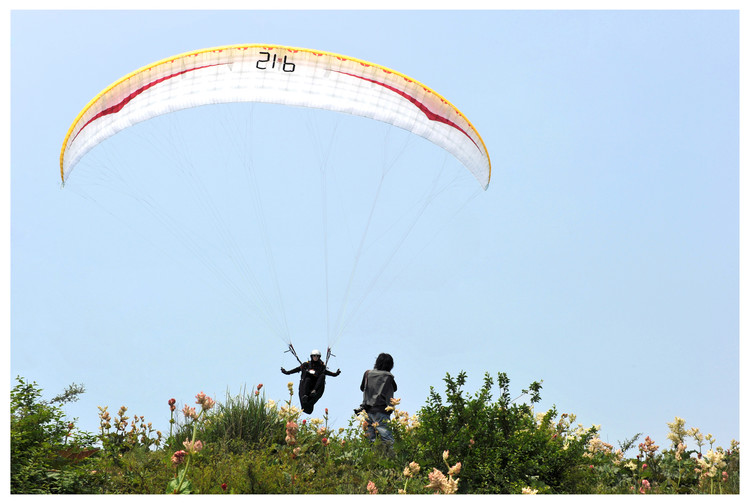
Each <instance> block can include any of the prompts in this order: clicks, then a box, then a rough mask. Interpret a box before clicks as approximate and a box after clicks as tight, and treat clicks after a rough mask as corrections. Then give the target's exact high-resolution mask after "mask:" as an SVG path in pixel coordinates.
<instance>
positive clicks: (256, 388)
mask: <svg viewBox="0 0 750 504" xmlns="http://www.w3.org/2000/svg"><path fill="white" fill-rule="evenodd" d="M262 388H263V384H262V383H259V384H258V386H257V387H255V390H260V389H262Z"/></svg>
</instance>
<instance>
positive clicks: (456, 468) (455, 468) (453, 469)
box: [448, 462, 461, 476]
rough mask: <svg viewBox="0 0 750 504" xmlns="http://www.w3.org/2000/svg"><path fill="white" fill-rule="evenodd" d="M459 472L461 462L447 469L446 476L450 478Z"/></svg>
mask: <svg viewBox="0 0 750 504" xmlns="http://www.w3.org/2000/svg"><path fill="white" fill-rule="evenodd" d="M459 472H461V462H458V463H457V464H456V465H454V466H453V467H451V468H450V469H448V474H450V475H451V476H455V475H456V474H458V473H459Z"/></svg>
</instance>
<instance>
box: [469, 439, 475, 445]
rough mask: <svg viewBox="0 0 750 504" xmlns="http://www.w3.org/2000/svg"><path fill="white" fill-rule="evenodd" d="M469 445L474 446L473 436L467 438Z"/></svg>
mask: <svg viewBox="0 0 750 504" xmlns="http://www.w3.org/2000/svg"><path fill="white" fill-rule="evenodd" d="M469 446H474V438H471V439H469Z"/></svg>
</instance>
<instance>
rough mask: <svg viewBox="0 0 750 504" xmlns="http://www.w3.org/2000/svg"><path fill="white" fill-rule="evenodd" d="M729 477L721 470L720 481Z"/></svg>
mask: <svg viewBox="0 0 750 504" xmlns="http://www.w3.org/2000/svg"><path fill="white" fill-rule="evenodd" d="M728 479H729V474H727V472H726V471H722V472H721V481H723V482H726V481H727V480H728Z"/></svg>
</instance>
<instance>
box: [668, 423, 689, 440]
mask: <svg viewBox="0 0 750 504" xmlns="http://www.w3.org/2000/svg"><path fill="white" fill-rule="evenodd" d="M667 426H668V427H669V434H667V439H669V440H670V441H672V445H674V446H677V445H678V444H680V443H684V442H685V436H687V435H688V432H687V431H686V430H685V419H684V418H680V417H674V422H667Z"/></svg>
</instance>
